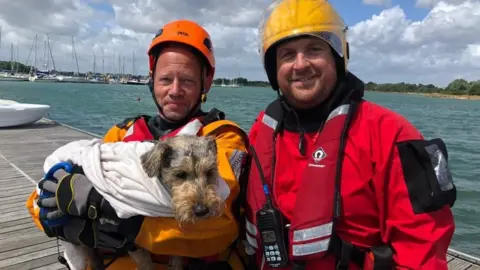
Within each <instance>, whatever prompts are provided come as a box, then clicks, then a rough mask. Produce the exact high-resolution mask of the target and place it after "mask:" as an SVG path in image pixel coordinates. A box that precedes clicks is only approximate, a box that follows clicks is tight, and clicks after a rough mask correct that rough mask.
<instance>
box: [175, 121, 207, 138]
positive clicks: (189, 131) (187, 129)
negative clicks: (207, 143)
mask: <svg viewBox="0 0 480 270" xmlns="http://www.w3.org/2000/svg"><path fill="white" fill-rule="evenodd" d="M202 127H203V124H202V122H200V120H198V119H195V120H193V121H190V122H189V123H188V124H186V125H185V126H183V127H182V129H180V131H179V132H178V133H177V134H176V135H196V134H197V133H198V132H199V131H200V129H202Z"/></svg>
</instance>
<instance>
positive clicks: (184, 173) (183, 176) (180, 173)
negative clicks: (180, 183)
mask: <svg viewBox="0 0 480 270" xmlns="http://www.w3.org/2000/svg"><path fill="white" fill-rule="evenodd" d="M175 176H176V177H177V178H180V179H186V178H187V172H178V173H177V174H175Z"/></svg>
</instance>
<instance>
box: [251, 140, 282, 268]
mask: <svg viewBox="0 0 480 270" xmlns="http://www.w3.org/2000/svg"><path fill="white" fill-rule="evenodd" d="M250 149H251V152H252V155H253V158H254V160H255V163H256V165H257V168H258V171H259V174H260V179H261V180H262V184H263V191H264V193H265V197H266V199H267V203H266V204H265V205H264V206H263V208H262V209H260V210H259V211H258V212H257V213H256V217H257V228H258V230H259V231H260V237H261V238H262V246H263V252H264V255H265V260H266V262H267V263H268V265H269V266H270V267H272V268H281V267H286V266H288V263H289V261H288V252H287V247H286V245H285V233H284V228H285V226H284V224H283V219H282V215H281V213H280V211H279V210H278V209H277V208H275V207H274V206H273V204H272V199H271V197H270V192H269V190H268V186H267V184H266V181H265V176H264V175H263V171H262V169H261V166H260V161H259V160H258V157H257V153H256V152H255V149H253V147H250Z"/></svg>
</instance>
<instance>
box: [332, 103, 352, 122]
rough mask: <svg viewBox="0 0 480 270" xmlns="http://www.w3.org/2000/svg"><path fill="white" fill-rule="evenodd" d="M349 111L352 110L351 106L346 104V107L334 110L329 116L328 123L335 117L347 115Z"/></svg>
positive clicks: (342, 106)
mask: <svg viewBox="0 0 480 270" xmlns="http://www.w3.org/2000/svg"><path fill="white" fill-rule="evenodd" d="M349 109H350V105H349V104H345V105H341V106H338V107H337V108H336V109H335V110H333V111H332V112H331V113H330V114H329V115H328V118H327V121H328V120H330V119H332V118H334V117H337V116H339V115H344V114H347V113H348V110H349Z"/></svg>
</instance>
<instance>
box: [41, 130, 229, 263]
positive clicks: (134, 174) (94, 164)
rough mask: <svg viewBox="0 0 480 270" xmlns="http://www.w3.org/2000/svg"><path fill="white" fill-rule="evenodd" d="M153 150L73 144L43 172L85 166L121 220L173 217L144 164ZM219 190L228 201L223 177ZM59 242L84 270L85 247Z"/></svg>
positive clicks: (139, 144) (56, 155) (136, 144)
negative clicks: (67, 165)
mask: <svg viewBox="0 0 480 270" xmlns="http://www.w3.org/2000/svg"><path fill="white" fill-rule="evenodd" d="M153 147H154V144H153V143H151V142H116V143H103V142H102V140H100V139H93V140H79V141H73V142H71V143H68V144H66V145H64V146H62V147H60V148H58V149H57V150H55V152H53V153H52V154H51V155H50V156H48V157H47V158H46V160H45V163H44V165H43V170H44V172H45V173H47V172H48V170H49V169H50V168H51V167H52V166H53V165H55V164H57V163H59V162H62V161H68V162H71V163H73V164H77V165H79V166H82V167H83V171H84V173H85V176H86V177H87V178H88V179H89V180H90V181H91V182H92V184H93V186H94V188H95V189H96V190H97V191H98V192H99V193H100V194H101V195H102V196H103V197H104V198H105V199H106V200H107V201H108V202H109V203H110V205H111V206H112V208H113V209H114V210H115V212H116V214H117V216H118V217H120V218H129V217H131V216H136V215H143V216H151V217H173V210H172V207H171V196H170V193H169V192H168V191H167V190H166V189H165V187H164V186H163V185H162V184H161V183H160V182H159V180H158V179H157V178H151V177H148V176H147V174H146V173H145V172H144V171H143V167H142V165H141V161H140V156H141V155H142V154H144V153H145V152H147V151H149V150H150V149H152V148H153ZM217 187H218V189H217V192H218V195H219V196H220V197H221V198H222V199H223V201H225V200H226V198H227V197H228V195H229V194H230V189H229V187H228V185H227V183H226V182H225V180H223V179H222V178H221V177H219V179H218V181H217ZM37 192H39V188H38V187H37ZM60 242H61V244H62V246H63V247H64V248H65V252H64V255H65V259H66V260H67V263H68V265H69V266H70V268H71V269H72V270H83V269H85V268H86V266H87V265H86V262H87V253H86V251H85V248H84V247H82V246H75V245H73V244H71V243H68V242H64V241H60Z"/></svg>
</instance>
